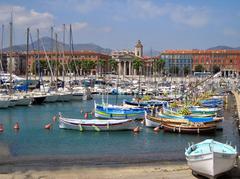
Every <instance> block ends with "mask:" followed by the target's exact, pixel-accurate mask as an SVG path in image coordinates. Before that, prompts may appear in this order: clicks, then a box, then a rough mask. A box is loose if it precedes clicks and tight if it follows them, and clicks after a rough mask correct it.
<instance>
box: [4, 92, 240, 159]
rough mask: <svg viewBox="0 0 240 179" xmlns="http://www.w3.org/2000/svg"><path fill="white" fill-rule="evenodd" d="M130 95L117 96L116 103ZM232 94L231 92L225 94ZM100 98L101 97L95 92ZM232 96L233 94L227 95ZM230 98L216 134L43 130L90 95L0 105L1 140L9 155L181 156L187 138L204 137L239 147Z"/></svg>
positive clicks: (87, 107) (88, 105) (86, 106)
mask: <svg viewBox="0 0 240 179" xmlns="http://www.w3.org/2000/svg"><path fill="white" fill-rule="evenodd" d="M129 98H131V97H130V96H119V99H118V101H119V103H120V102H121V101H122V100H123V99H129ZM230 98H232V97H230ZM95 100H96V101H97V102H101V97H100V96H95ZM231 100H232V99H231ZM109 102H110V103H115V96H109ZM233 104H234V103H233V102H231V103H229V106H228V109H227V110H225V112H224V115H225V118H226V119H225V121H224V128H223V131H217V132H216V134H215V135H211V136H206V135H205V136H201V135H186V134H174V133H164V132H163V131H160V132H159V133H155V132H154V131H153V130H152V129H150V128H145V127H143V128H142V131H141V132H140V133H139V134H134V133H133V132H131V131H119V132H87V131H84V132H79V131H73V130H63V129H59V128H58V122H56V123H54V125H53V128H52V129H51V130H46V129H44V125H45V124H47V123H50V122H52V117H53V116H54V115H57V114H58V112H60V111H61V112H62V113H63V115H64V116H66V117H75V118H80V117H83V114H80V109H82V110H83V111H91V110H92V108H93V100H91V101H83V102H66V103H53V104H44V105H39V106H37V105H36V106H31V107H15V108H11V109H4V110H0V122H1V123H3V124H4V128H5V131H4V132H3V133H1V134H0V143H2V144H4V145H7V146H8V148H9V151H10V154H11V155H12V156H13V157H24V156H28V157H29V156H30V157H31V156H68V155H72V156H85V157H96V156H101V157H102V156H108V157H109V156H119V157H127V156H136V158H138V157H139V159H141V158H145V159H149V160H150V159H158V160H161V159H164V160H166V159H168V160H181V159H184V148H185V147H186V146H187V144H188V142H191V141H192V142H200V141H202V140H204V139H206V138H214V139H216V140H218V141H222V142H225V141H226V140H228V141H231V142H232V144H234V145H237V147H238V149H239V148H240V140H239V134H238V131H237V129H236V124H235V122H234V120H233V118H232V114H233V109H232V108H233ZM16 121H18V122H19V123H20V130H19V131H18V132H16V131H14V129H13V125H14V124H15V122H16Z"/></svg>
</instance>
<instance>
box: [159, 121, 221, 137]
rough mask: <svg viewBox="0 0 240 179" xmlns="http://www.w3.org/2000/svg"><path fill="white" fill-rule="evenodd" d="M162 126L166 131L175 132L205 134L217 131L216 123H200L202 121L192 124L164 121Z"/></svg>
mask: <svg viewBox="0 0 240 179" xmlns="http://www.w3.org/2000/svg"><path fill="white" fill-rule="evenodd" d="M161 126H162V127H163V129H164V131H167V132H175V133H189V134H203V133H213V132H215V131H216V128H217V126H216V125H214V124H200V123H190V124H172V123H167V122H162V123H161Z"/></svg>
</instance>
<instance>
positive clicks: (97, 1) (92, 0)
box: [75, 0, 103, 13]
mask: <svg viewBox="0 0 240 179" xmlns="http://www.w3.org/2000/svg"><path fill="white" fill-rule="evenodd" d="M102 2H103V1H102V0H82V1H77V3H76V6H75V8H76V9H77V10H78V11H79V12H80V13H87V12H90V11H93V10H94V9H96V8H98V7H100V6H101V4H102Z"/></svg>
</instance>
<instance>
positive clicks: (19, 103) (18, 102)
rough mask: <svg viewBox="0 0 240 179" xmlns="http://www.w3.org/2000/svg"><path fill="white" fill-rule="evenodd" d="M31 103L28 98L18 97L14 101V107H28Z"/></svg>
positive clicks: (30, 99)
mask: <svg viewBox="0 0 240 179" xmlns="http://www.w3.org/2000/svg"><path fill="white" fill-rule="evenodd" d="M31 103H32V98H31V97H30V96H27V95H26V96H18V98H17V100H16V104H15V105H16V106H29V105H30V104H31Z"/></svg>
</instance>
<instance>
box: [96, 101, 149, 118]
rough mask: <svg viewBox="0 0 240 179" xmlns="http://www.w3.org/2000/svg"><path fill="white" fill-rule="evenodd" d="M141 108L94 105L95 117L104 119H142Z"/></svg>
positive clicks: (143, 112)
mask: <svg viewBox="0 0 240 179" xmlns="http://www.w3.org/2000/svg"><path fill="white" fill-rule="evenodd" d="M144 114H145V110H144V109H143V108H129V107H124V106H117V105H110V104H96V103H95V117H97V118H104V119H106V118H107V119H109V118H111V119H144Z"/></svg>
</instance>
